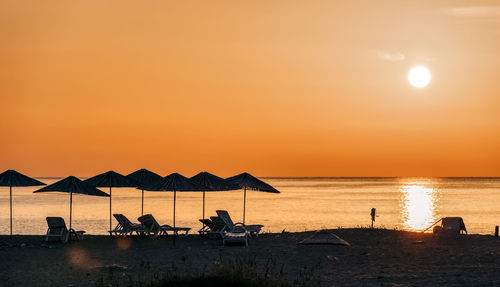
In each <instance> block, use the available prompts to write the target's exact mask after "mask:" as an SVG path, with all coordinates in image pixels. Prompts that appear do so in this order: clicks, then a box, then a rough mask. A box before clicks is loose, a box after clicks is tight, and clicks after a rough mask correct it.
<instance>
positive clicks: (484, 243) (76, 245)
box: [0, 229, 500, 286]
mask: <svg viewBox="0 0 500 287" xmlns="http://www.w3.org/2000/svg"><path fill="white" fill-rule="evenodd" d="M330 231H331V232H333V233H334V234H336V235H338V236H340V237H341V238H343V239H345V240H346V241H348V242H349V243H350V244H351V247H348V246H335V245H328V246H324V245H298V244H297V243H298V242H299V241H301V240H303V239H304V238H306V237H308V236H311V235H312V234H313V232H301V233H283V234H262V235H261V236H260V237H259V238H257V239H252V240H251V241H250V246H248V247H241V246H230V247H223V246H221V245H220V241H219V240H215V239H200V238H199V237H198V236H187V237H184V238H178V240H176V245H175V246H173V244H172V243H173V240H172V237H167V238H158V239H149V238H141V237H132V238H116V237H115V238H109V237H106V236H86V237H85V239H84V241H81V242H71V243H69V244H61V243H51V244H46V243H45V242H44V241H43V237H41V236H15V237H14V238H13V239H12V240H11V239H10V238H9V236H0V259H1V260H0V270H1V271H0V272H1V273H0V285H1V286H102V285H106V284H108V285H109V284H111V283H110V282H112V284H111V285H112V286H128V285H129V284H130V282H137V281H140V282H148V281H149V280H151V279H152V278H156V277H162V276H165V274H173V273H177V274H183V273H185V272H212V271H213V270H214V268H215V266H220V265H221V264H223V265H226V264H227V265H231V264H248V265H252V264H254V265H255V266H257V267H256V268H258V269H259V270H262V272H265V271H266V270H268V271H269V270H271V271H272V270H281V269H282V270H283V273H284V275H283V276H284V277H285V278H287V279H288V280H289V281H290V282H293V281H294V280H296V279H297V278H301V280H309V281H307V282H308V283H307V285H311V286H318V285H319V286H360V285H362V286H432V285H441V286H442V285H448V286H449V285H451V286H500V256H499V255H500V239H499V238H494V237H492V236H486V235H468V236H461V237H459V238H456V239H443V238H441V239H440V238H436V237H435V236H433V235H432V234H420V233H412V232H404V231H394V230H381V229H373V230H371V229H334V230H330ZM103 282H104V284H103Z"/></svg>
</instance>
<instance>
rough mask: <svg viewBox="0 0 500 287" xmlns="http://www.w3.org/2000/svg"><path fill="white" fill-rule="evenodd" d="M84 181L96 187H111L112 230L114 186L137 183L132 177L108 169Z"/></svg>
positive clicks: (134, 185) (132, 185)
mask: <svg viewBox="0 0 500 287" xmlns="http://www.w3.org/2000/svg"><path fill="white" fill-rule="evenodd" d="M84 182H86V183H88V184H90V185H91V186H94V187H109V230H111V228H112V225H111V217H112V216H113V212H112V209H111V197H112V194H111V193H112V190H111V188H112V187H136V186H137V183H135V182H134V181H132V180H131V179H128V178H126V177H125V176H124V175H121V174H119V173H117V172H114V171H112V170H111V171H108V172H105V173H101V174H99V175H96V176H94V177H91V178H88V179H86V180H84Z"/></svg>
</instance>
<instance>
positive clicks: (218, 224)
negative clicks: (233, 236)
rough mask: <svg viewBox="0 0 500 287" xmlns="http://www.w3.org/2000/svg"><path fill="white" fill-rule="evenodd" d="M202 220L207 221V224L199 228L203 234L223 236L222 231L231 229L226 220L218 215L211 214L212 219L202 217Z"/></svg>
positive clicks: (210, 236) (213, 236) (211, 236)
mask: <svg viewBox="0 0 500 287" xmlns="http://www.w3.org/2000/svg"><path fill="white" fill-rule="evenodd" d="M200 222H201V223H204V222H205V223H206V225H205V226H204V227H202V229H200V230H199V233H200V235H201V236H206V237H208V238H222V232H224V231H229V229H227V228H226V224H225V223H224V221H222V219H220V217H218V216H211V217H210V219H200Z"/></svg>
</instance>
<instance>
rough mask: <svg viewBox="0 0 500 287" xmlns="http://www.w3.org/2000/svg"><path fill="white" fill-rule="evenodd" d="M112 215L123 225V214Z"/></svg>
mask: <svg viewBox="0 0 500 287" xmlns="http://www.w3.org/2000/svg"><path fill="white" fill-rule="evenodd" d="M113 217H114V218H115V219H116V221H118V223H119V224H120V225H121V226H123V215H122V214H117V213H115V214H113Z"/></svg>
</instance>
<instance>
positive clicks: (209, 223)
mask: <svg viewBox="0 0 500 287" xmlns="http://www.w3.org/2000/svg"><path fill="white" fill-rule="evenodd" d="M200 222H201V223H203V224H204V225H205V226H208V228H210V229H213V228H214V226H215V224H214V222H213V221H212V220H210V219H208V218H205V219H200Z"/></svg>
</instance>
